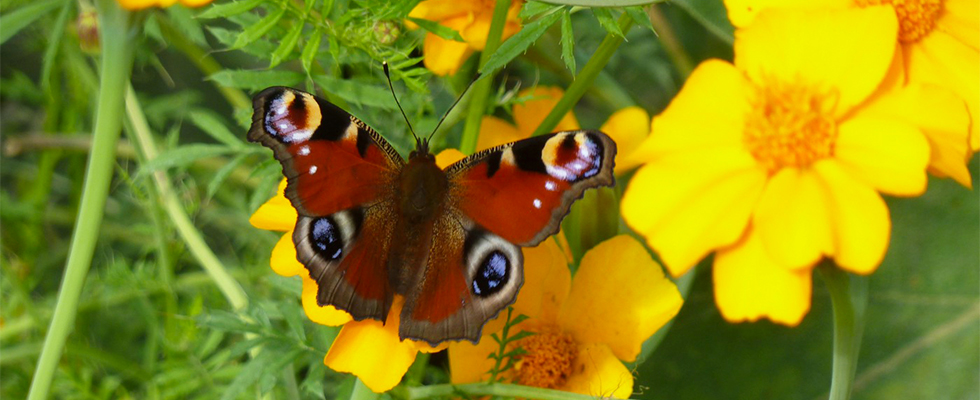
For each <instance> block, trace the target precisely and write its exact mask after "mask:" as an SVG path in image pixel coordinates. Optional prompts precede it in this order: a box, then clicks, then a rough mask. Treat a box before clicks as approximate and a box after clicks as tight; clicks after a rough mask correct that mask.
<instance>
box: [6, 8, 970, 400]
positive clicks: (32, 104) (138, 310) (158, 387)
mask: <svg viewBox="0 0 980 400" xmlns="http://www.w3.org/2000/svg"><path fill="white" fill-rule="evenodd" d="M245 2H246V1H241V2H238V3H231V2H226V1H218V2H217V3H216V4H215V5H212V6H206V7H203V8H201V9H196V10H192V9H187V8H183V7H179V6H177V7H171V8H167V9H163V10H159V9H154V10H149V11H146V12H145V13H144V14H145V18H146V19H145V22H144V32H145V34H144V35H143V36H141V37H140V38H139V40H140V43H139V46H138V47H137V58H136V67H135V70H134V72H133V77H132V84H133V87H134V88H135V90H136V93H137V96H138V98H139V99H140V102H141V104H142V106H143V112H144V113H145V115H146V117H147V119H148V122H149V124H150V128H151V129H152V131H153V133H154V138H155V141H156V144H157V146H159V147H160V148H161V155H160V157H159V158H158V159H157V160H156V161H154V162H151V163H141V162H140V161H139V160H140V157H139V155H138V151H137V150H136V149H135V148H134V142H132V141H131V140H132V138H133V136H132V131H133V129H134V128H133V127H132V126H131V124H128V123H127V134H125V135H124V136H123V138H124V139H127V138H128V139H129V140H123V141H122V142H120V145H119V151H118V155H119V158H118V163H117V167H116V170H115V176H114V180H113V184H112V189H111V192H110V198H109V202H108V203H107V205H106V214H105V220H104V222H103V225H102V229H101V230H100V231H99V232H91V233H90V234H92V235H99V242H98V247H97V249H96V253H95V259H94V261H93V267H92V269H91V271H90V273H89V274H88V277H87V281H86V283H85V288H84V291H83V293H82V299H81V305H80V310H79V314H78V317H77V320H76V322H75V324H74V326H75V329H74V332H73V333H72V335H71V336H70V337H69V341H68V344H67V348H66V352H65V355H64V356H63V357H62V361H61V363H60V364H59V366H58V369H57V372H56V375H55V380H54V385H53V387H52V396H53V397H54V398H64V399H76V398H77V399H119V398H140V399H143V398H146V399H179V398H255V397H257V396H261V395H263V394H265V395H267V396H269V398H311V399H312V398H329V399H334V398H347V397H348V396H349V395H350V392H351V390H352V388H353V378H352V377H351V376H349V375H344V374H337V373H334V372H332V371H329V370H327V369H326V367H324V366H323V363H322V359H323V354H324V353H325V351H326V349H327V348H328V347H329V344H330V342H331V341H332V339H333V337H334V336H335V335H336V333H337V332H336V329H335V328H328V327H324V326H320V325H316V324H314V323H312V322H310V321H308V320H307V319H306V318H305V316H304V315H303V311H302V308H301V307H300V305H299V281H298V280H297V279H286V278H281V277H279V276H277V275H275V274H274V273H272V271H271V270H270V269H269V263H268V261H269V253H270V251H271V249H272V246H273V245H274V243H275V242H276V241H277V240H278V236H279V235H278V234H276V233H273V232H268V231H263V230H259V229H254V228H252V227H251V226H250V225H249V224H248V217H249V216H250V215H251V213H252V212H253V211H254V210H255V209H256V207H257V206H258V205H259V204H261V203H262V202H263V201H265V200H266V199H268V198H269V197H270V196H271V195H272V194H273V192H274V189H275V185H276V183H277V182H278V180H279V177H280V172H279V165H278V164H277V163H275V162H274V161H273V160H272V159H271V154H269V152H267V151H265V149H261V148H260V147H259V146H252V145H246V144H245V143H244V132H245V130H246V123H247V121H248V119H249V115H250V113H251V109H250V105H249V104H248V101H247V99H248V97H247V96H249V95H250V94H252V93H254V92H257V91H258V90H260V89H261V88H264V87H266V86H272V85H277V84H285V85H292V86H296V87H301V88H305V89H307V90H312V89H315V88H316V87H318V86H319V87H321V88H322V87H324V86H329V87H331V88H335V89H332V90H331V91H330V92H328V93H327V94H326V95H327V96H328V97H329V99H330V100H331V101H333V102H335V103H338V104H341V105H343V106H344V107H345V108H347V109H348V110H350V111H351V112H352V113H354V114H355V115H358V116H359V117H360V118H361V119H363V120H365V121H368V122H369V123H370V124H371V125H372V126H374V127H375V128H377V129H378V130H379V131H380V132H382V133H383V134H385V135H386V138H387V139H388V140H390V141H391V142H392V143H393V144H394V145H395V146H396V147H397V148H398V149H399V150H400V151H402V152H403V153H404V152H406V151H407V150H408V149H409V145H410V143H411V139H410V136H409V135H408V132H407V130H406V128H405V126H404V121H403V120H402V117H401V115H400V114H399V113H398V112H397V110H396V109H395V108H394V104H393V102H392V101H391V98H390V93H389V92H388V91H387V88H386V84H385V83H384V78H383V76H382V75H381V65H380V61H381V60H384V59H387V60H389V62H391V64H392V65H393V66H394V73H393V78H394V80H395V86H396V88H395V90H396V91H397V92H398V95H399V98H400V99H401V102H402V105H403V106H404V107H405V110H406V112H407V113H408V117H409V119H410V120H411V121H412V123H413V125H414V126H415V127H416V130H418V131H420V132H426V131H428V130H431V129H432V128H433V127H434V125H435V123H436V121H437V120H438V118H439V116H440V115H441V113H442V112H443V111H444V110H446V109H447V108H448V107H449V105H450V103H451V102H452V101H453V99H454V98H455V97H456V96H457V95H458V94H459V93H460V92H461V91H462V89H463V88H464V87H465V86H466V85H467V84H468V83H469V80H470V79H471V77H472V76H473V75H474V73H475V70H476V65H475V58H474V59H471V60H470V61H469V62H468V63H467V64H466V65H464V67H463V69H462V72H461V73H459V74H458V75H457V76H456V77H455V78H452V79H445V78H437V77H433V76H431V75H430V74H429V73H428V72H426V71H425V70H424V69H422V68H420V62H419V60H420V58H419V57H420V56H421V54H420V51H421V49H420V47H421V38H422V35H423V34H424V31H421V30H417V31H410V30H407V29H402V33H401V35H400V36H398V37H397V39H396V40H394V41H393V42H391V43H388V44H385V45H382V44H380V43H379V42H378V40H377V37H376V36H375V34H374V33H375V29H376V27H377V26H378V24H379V23H383V24H388V23H390V24H396V25H398V24H400V18H402V17H404V15H405V14H406V13H407V11H408V10H410V9H411V7H412V6H413V5H414V2H412V1H408V2H397V3H389V2H385V1H380V0H362V1H336V2H334V1H328V0H319V1H307V2H305V3H304V2H282V1H279V2H276V1H251V2H248V3H254V4H256V5H258V8H256V9H254V10H251V11H247V12H242V13H238V14H230V12H229V9H228V5H229V4H241V3H245ZM81 4H86V3H85V2H81V3H79V2H75V1H70V0H42V1H33V2H31V1H26V0H3V1H0V18H3V19H2V21H0V22H2V23H0V38H2V40H3V42H2V46H0V60H2V61H0V104H2V108H0V132H2V137H0V141H2V151H3V156H2V158H0V181H2V186H0V204H2V205H0V228H2V229H0V240H2V243H0V397H3V398H23V397H25V396H26V393H27V390H28V387H29V386H30V382H31V378H32V375H33V373H34V368H35V365H36V362H37V358H38V354H39V352H40V349H41V343H42V341H43V340H44V336H45V333H46V330H47V326H48V323H49V320H50V318H51V313H52V310H53V307H54V302H55V299H56V296H57V292H58V287H59V283H60V282H61V278H62V270H63V266H64V262H65V258H66V256H67V250H68V246H69V242H70V240H71V238H70V234H71V229H72V226H73V223H74V219H75V217H76V215H75V214H76V210H77V207H78V199H79V195H80V190H81V184H82V180H83V171H84V166H85V158H86V154H87V153H86V152H87V149H88V148H89V144H90V135H89V132H90V131H91V128H92V125H93V122H92V118H93V117H92V116H93V110H94V103H95V100H94V99H95V94H96V88H97V86H98V81H97V71H98V69H97V64H98V58H97V57H93V55H92V53H91V52H87V51H83V50H82V46H81V44H80V39H79V35H78V32H77V27H78V21H79V17H80V14H83V13H85V12H90V11H91V10H89V9H87V8H84V7H81V6H80V5H81ZM221 7H225V8H221ZM536 7H539V8H543V7H547V6H544V5H540V4H537V5H536ZM649 7H650V8H648V9H647V11H648V12H650V13H652V14H653V15H655V16H658V17H660V18H662V21H664V24H663V25H661V26H660V29H662V30H661V32H659V33H660V36H657V35H655V34H654V33H653V32H652V31H651V30H649V29H646V28H644V27H634V28H633V29H632V30H630V31H629V32H628V33H627V35H626V38H627V41H626V43H625V44H623V45H622V46H621V47H620V48H619V50H618V51H617V52H616V53H615V55H614V56H613V57H612V59H611V60H610V62H609V64H608V65H607V66H606V68H605V69H604V71H603V74H602V75H601V76H600V77H599V78H598V80H597V83H596V85H595V86H594V87H593V88H592V89H590V90H589V92H588V93H586V95H585V97H583V99H582V101H580V102H579V104H578V106H577V107H576V109H575V112H576V115H577V116H578V118H579V120H580V122H581V124H582V126H583V127H590V128H595V127H598V126H599V124H600V123H601V122H602V121H604V120H605V119H606V118H607V117H608V116H609V115H610V114H611V113H612V112H613V111H615V110H616V109H619V108H622V107H625V106H628V105H633V104H636V105H639V106H641V107H643V108H644V109H646V110H647V111H648V112H650V113H651V114H652V115H653V114H656V113H658V112H659V111H661V110H662V109H663V108H664V107H666V105H667V104H668V103H669V101H670V99H671V98H672V97H673V96H674V94H676V92H677V91H678V90H679V88H680V86H681V85H682V84H683V81H684V77H685V76H686V73H687V72H689V70H690V68H691V67H692V66H693V65H696V63H697V62H699V61H701V60H704V59H707V58H723V59H731V57H732V49H731V40H732V37H731V30H732V28H731V26H730V25H728V23H727V21H726V20H725V11H724V8H723V5H722V4H721V1H720V0H679V1H676V2H668V3H660V4H654V5H652V6H649ZM282 9H285V10H287V11H288V16H286V17H283V18H282V19H281V20H278V21H276V24H275V25H274V26H273V27H272V28H270V29H269V31H268V32H265V33H264V34H263V35H261V36H256V37H253V38H250V39H249V40H250V41H247V43H246V44H243V42H242V40H243V39H240V38H241V37H242V33H243V32H249V30H248V28H249V27H250V26H254V25H256V23H257V21H259V20H260V19H262V18H263V17H264V16H268V15H273V14H275V13H276V12H277V10H282ZM25 10H26V11H25ZM310 10H312V11H310ZM564 10H565V11H566V12H567V11H569V10H571V11H573V12H572V13H571V14H570V15H571V20H572V23H573V27H574V29H573V32H574V36H573V37H574V49H572V52H573V54H574V55H575V63H574V64H575V65H578V66H579V67H581V66H582V65H584V64H585V63H586V61H587V60H588V58H589V56H590V55H591V54H592V52H593V51H594V50H595V49H596V48H597V46H598V45H599V43H600V41H601V40H602V39H603V38H604V37H605V36H606V34H607V32H606V31H605V30H604V29H603V27H602V26H601V24H600V23H599V22H598V21H597V19H596V17H595V16H594V15H593V13H592V12H590V11H589V10H587V9H578V8H575V9H569V8H565V9H564ZM12 21H13V22H12ZM559 25H560V24H556V25H555V26H552V27H551V28H549V29H548V30H547V31H545V33H544V34H543V36H542V37H541V39H539V40H537V41H536V42H535V44H534V45H533V46H531V47H530V48H529V49H528V51H527V52H526V53H523V54H522V55H520V56H519V57H517V58H516V59H515V60H514V61H513V62H511V63H509V64H508V65H507V66H506V67H505V68H504V69H503V70H502V71H501V73H499V74H498V75H497V78H496V79H495V81H494V83H493V90H492V92H497V93H500V94H501V95H500V96H499V97H497V98H496V99H497V100H499V101H498V102H497V103H496V104H494V106H498V111H497V112H498V114H500V113H501V111H500V109H503V108H505V107H499V106H503V105H506V104H507V103H508V102H511V101H514V100H513V98H512V97H513V96H506V94H507V93H509V91H511V90H513V89H514V88H515V87H517V86H518V85H520V86H521V87H530V86H532V85H535V84H551V85H558V86H562V87H567V86H568V85H569V84H570V82H571V80H572V76H573V74H572V73H571V72H569V71H568V69H567V65H568V63H567V61H562V59H561V56H560V55H561V54H562V52H563V51H566V49H563V48H562V45H561V44H560V43H561V41H562V40H561V39H562V31H561V29H560V26H559ZM297 26H299V28H297ZM20 28H23V29H20ZM296 29H300V30H301V32H303V35H302V36H300V37H299V39H297V43H294V46H293V47H292V48H290V49H288V50H282V49H283V47H282V42H283V40H282V39H283V38H285V37H287V36H288V35H289V33H290V32H293V31H295V30H296ZM664 29H667V30H664ZM251 32H255V31H254V30H253V31H251ZM671 38H673V39H671ZM83 40H84V38H83ZM671 40H673V42H671ZM310 43H315V44H314V45H310ZM664 43H668V44H670V43H673V44H674V45H676V46H677V48H680V49H682V51H681V52H676V51H673V50H671V51H668V50H669V47H665V45H664ZM307 46H309V47H311V48H312V50H307V49H306V47H307ZM270 65H272V66H274V68H272V69H269V67H270ZM498 89H499V90H498ZM243 99H244V100H243ZM243 101H244V102H243ZM464 107H465V105H464V106H461V107H460V108H464ZM455 114H458V113H454V114H452V115H450V118H449V120H448V122H447V125H446V128H444V129H443V130H442V132H443V133H442V134H441V135H440V136H438V137H437V142H436V145H435V147H436V148H437V149H441V148H444V147H450V146H456V145H458V142H459V139H460V134H461V132H462V128H463V127H462V125H463V124H462V122H461V120H462V117H461V115H455ZM161 171H162V172H166V173H167V176H168V180H169V181H170V182H171V183H172V184H173V186H174V190H175V192H176V194H177V198H178V199H179V201H180V204H181V205H182V207H183V208H184V209H185V210H186V211H187V213H188V214H189V215H190V216H191V218H192V221H193V223H194V226H195V227H196V228H197V229H198V230H200V231H201V233H202V234H203V236H204V238H205V239H206V242H207V244H208V245H209V247H210V248H211V250H212V251H214V252H215V253H216V254H217V255H218V257H219V259H220V261H221V262H222V263H223V264H224V265H225V266H226V267H227V268H228V270H229V271H230V272H231V274H232V276H233V277H234V278H235V279H236V280H237V281H238V282H239V283H240V284H241V285H242V287H243V288H244V290H245V292H246V293H247V294H248V296H249V299H250V303H249V306H248V307H247V308H246V309H245V310H243V311H242V312H240V313H236V312H235V311H234V310H233V308H232V307H231V305H230V304H229V303H228V302H227V300H226V299H225V297H223V296H222V293H221V292H220V291H219V290H218V289H217V287H216V286H215V283H214V281H212V280H211V278H209V276H208V275H206V274H205V273H204V272H203V271H202V269H201V267H200V263H199V262H198V261H197V259H196V258H195V257H194V255H192V254H191V253H190V252H189V249H188V247H187V244H186V243H185V242H184V241H182V240H181V239H180V236H179V235H177V233H176V231H175V227H174V225H173V223H172V221H171V220H170V219H169V217H168V215H167V214H166V213H165V212H164V210H163V206H162V204H161V201H160V200H159V197H158V189H157V187H156V186H155V185H154V183H153V181H152V177H153V174H154V173H158V172H161ZM971 171H972V172H973V174H974V187H977V186H978V183H977V180H976V177H977V157H974V158H973V161H972V163H971ZM978 204H980V199H978V195H977V191H976V190H972V191H971V190H967V189H964V188H962V187H960V186H958V185H956V184H954V183H953V182H951V181H949V180H944V179H933V180H931V181H930V188H929V191H928V192H927V193H926V195H924V196H922V197H919V198H912V199H890V200H889V207H890V210H891V215H892V221H893V234H892V241H891V246H890V249H889V253H888V256H887V257H886V260H885V262H884V263H883V264H882V266H881V267H880V268H879V271H878V272H877V273H876V274H875V275H873V277H872V278H871V283H870V284H871V300H870V301H871V303H870V307H869V312H868V318H869V319H868V321H867V331H866V333H865V336H864V342H863V348H862V352H861V358H860V364H859V367H858V381H857V386H856V391H855V398H858V399H893V398H928V399H970V398H974V399H975V398H976V396H977V394H978V393H980V376H978V373H977V371H978V370H980V324H978V322H980V309H978V307H980V302H978V299H980V288H978V283H980V212H978V208H980V206H978ZM814 282H815V287H814V296H813V307H812V310H811V312H810V314H809V315H808V316H807V317H806V319H804V321H803V323H802V324H801V325H800V326H799V327H797V328H786V327H782V326H775V325H772V324H770V323H767V322H759V323H752V324H736V325H733V324H728V323H726V322H724V321H723V320H722V319H721V317H720V316H719V314H718V311H717V309H716V308H715V306H714V300H713V296H712V292H711V283H710V269H709V268H705V267H702V268H699V269H698V271H697V277H696V279H695V281H694V285H693V288H692V290H691V292H690V293H689V294H688V299H687V300H688V301H687V303H686V304H685V306H684V308H683V309H682V310H681V313H680V315H679V316H678V317H677V319H676V320H675V322H674V324H673V325H672V327H671V328H670V331H669V332H667V335H666V337H665V338H664V340H663V342H661V343H660V345H659V347H657V348H656V350H655V351H654V352H653V353H652V354H651V355H650V356H649V357H648V358H647V359H646V361H645V362H644V363H642V364H640V365H638V366H637V367H636V373H637V379H636V391H637V394H636V396H635V397H639V398H650V399H653V398H674V399H704V398H716V399H743V398H744V399H759V398H772V399H817V398H820V396H822V395H824V394H825V393H826V391H827V389H828V387H829V381H830V363H831V351H830V349H831V337H832V336H831V334H832V333H831V329H830V327H831V319H830V302H829V298H828V296H827V294H826V291H825V290H823V287H822V284H821V282H820V279H819V278H818V277H815V279H814ZM255 349H260V350H258V351H254V350H255ZM250 351H253V353H254V354H251V355H250V354H249V352H250ZM426 362H427V363H428V364H425V363H426ZM447 368H448V365H447V362H446V359H445V356H444V355H443V354H435V355H432V356H431V357H420V358H419V362H418V365H416V366H413V368H412V369H411V370H410V372H409V375H407V376H406V378H405V382H407V383H410V384H418V383H443V382H447V381H448V379H447V374H448V372H447ZM386 396H389V395H386Z"/></svg>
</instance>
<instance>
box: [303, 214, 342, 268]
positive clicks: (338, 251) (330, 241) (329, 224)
mask: <svg viewBox="0 0 980 400" xmlns="http://www.w3.org/2000/svg"><path fill="white" fill-rule="evenodd" d="M310 237H311V238H312V239H313V241H312V244H313V249H314V250H315V251H316V252H317V253H318V254H319V255H320V256H321V257H323V258H326V259H328V260H339V259H340V257H341V256H342V255H343V250H344V240H343V238H342V237H341V236H340V229H338V227H337V224H336V223H335V222H334V221H333V220H331V219H330V218H329V217H324V218H317V219H316V220H315V221H313V223H312V224H310Z"/></svg>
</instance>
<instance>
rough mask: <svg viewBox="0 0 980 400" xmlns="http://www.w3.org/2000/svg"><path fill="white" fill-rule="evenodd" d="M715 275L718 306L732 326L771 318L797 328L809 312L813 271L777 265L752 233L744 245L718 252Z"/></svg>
mask: <svg viewBox="0 0 980 400" xmlns="http://www.w3.org/2000/svg"><path fill="white" fill-rule="evenodd" d="M712 271H713V272H712V273H713V275H714V283H715V303H717V304H718V310H719V311H721V315H722V316H723V317H725V319H726V320H728V321H730V322H742V321H750V322H751V321H757V320H759V319H760V318H768V319H769V320H771V321H773V322H777V323H780V324H784V325H788V326H796V325H799V323H800V321H802V320H803V316H805V315H806V313H807V312H808V311H809V310H810V296H811V292H812V290H813V288H812V286H813V282H812V278H813V272H812V270H811V269H803V270H790V269H788V268H785V267H783V266H781V265H779V264H777V263H776V262H775V261H773V259H772V258H770V257H769V255H768V254H767V253H766V251H765V249H764V248H763V246H762V239H761V238H760V237H759V235H758V234H757V233H756V232H755V231H754V230H752V229H750V230H749V232H748V233H747V234H746V238H745V239H743V240H742V241H741V242H739V243H738V244H736V245H735V246H732V247H731V248H728V249H725V250H722V251H719V252H718V254H717V255H716V256H715V264H714V269H713V270H712Z"/></svg>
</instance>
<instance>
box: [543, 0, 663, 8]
mask: <svg viewBox="0 0 980 400" xmlns="http://www.w3.org/2000/svg"><path fill="white" fill-rule="evenodd" d="M664 1H666V0H547V2H549V3H552V4H562V5H566V6H580V7H628V6H642V5H646V4H653V3H662V2H664Z"/></svg>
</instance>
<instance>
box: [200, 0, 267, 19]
mask: <svg viewBox="0 0 980 400" xmlns="http://www.w3.org/2000/svg"><path fill="white" fill-rule="evenodd" d="M263 1H264V0H243V1H232V2H228V3H221V4H215V3H211V6H209V7H208V8H207V9H206V10H204V11H203V12H201V13H200V14H197V17H198V18H204V19H211V18H227V17H230V16H232V15H238V14H241V13H243V12H246V11H248V10H251V9H253V8H255V7H258V5H259V4H262V2H263Z"/></svg>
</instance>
